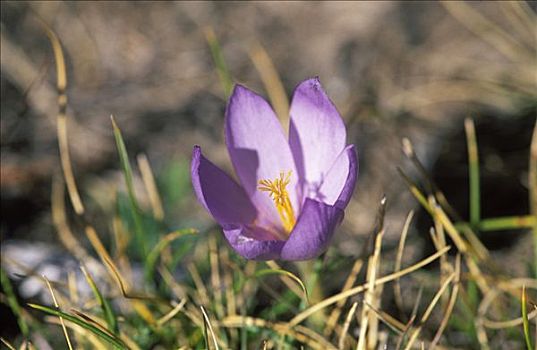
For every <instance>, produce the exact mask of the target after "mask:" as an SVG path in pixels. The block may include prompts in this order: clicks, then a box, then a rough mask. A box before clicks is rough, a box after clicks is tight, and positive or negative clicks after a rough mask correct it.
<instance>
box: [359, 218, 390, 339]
mask: <svg viewBox="0 0 537 350" xmlns="http://www.w3.org/2000/svg"><path fill="white" fill-rule="evenodd" d="M381 226H382V225H381ZM383 236H384V230H381V231H380V232H379V233H378V234H377V236H376V237H375V246H374V247H375V248H374V252H373V255H372V256H370V257H369V261H368V266H367V291H366V292H365V297H364V305H363V308H362V316H361V321H360V335H359V337H358V345H356V349H357V350H365V349H366V348H368V347H369V345H371V344H368V339H367V337H366V335H367V334H368V330H369V329H368V326H369V323H370V315H369V307H368V306H367V304H369V305H374V298H375V286H376V285H375V282H376V280H377V273H378V264H379V261H380V251H381V247H382V237H383ZM369 332H370V333H369V334H371V331H369Z"/></svg>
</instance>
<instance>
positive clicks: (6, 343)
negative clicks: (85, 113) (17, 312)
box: [0, 337, 16, 350]
mask: <svg viewBox="0 0 537 350" xmlns="http://www.w3.org/2000/svg"><path fill="white" fill-rule="evenodd" d="M0 342H2V344H4V345H5V346H6V347H7V348H8V349H9V350H16V349H15V347H14V346H13V345H11V344H10V343H9V342H8V341H7V340H5V339H4V338H2V337H0Z"/></svg>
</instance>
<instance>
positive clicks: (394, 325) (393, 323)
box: [367, 304, 406, 335]
mask: <svg viewBox="0 0 537 350" xmlns="http://www.w3.org/2000/svg"><path fill="white" fill-rule="evenodd" d="M367 307H369V308H370V309H371V311H373V312H375V314H376V315H377V317H378V319H379V320H381V321H382V322H384V324H385V325H387V326H388V327H389V328H390V329H391V330H392V331H394V332H395V333H397V334H399V335H401V334H402V333H403V331H404V330H405V329H406V325H405V324H403V323H402V322H400V321H399V320H397V319H396V318H395V317H393V316H391V315H389V314H388V313H386V312H384V311H382V310H379V309H377V308H376V307H374V306H373V305H371V304H367Z"/></svg>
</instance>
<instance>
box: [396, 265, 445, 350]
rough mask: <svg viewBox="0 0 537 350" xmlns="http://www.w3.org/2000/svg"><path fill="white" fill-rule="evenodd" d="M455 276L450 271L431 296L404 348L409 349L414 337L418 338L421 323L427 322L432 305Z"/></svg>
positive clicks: (434, 304)
mask: <svg viewBox="0 0 537 350" xmlns="http://www.w3.org/2000/svg"><path fill="white" fill-rule="evenodd" d="M454 278H455V272H454V273H452V274H451V275H450V276H449V277H448V278H447V279H446V281H445V282H444V284H443V285H442V287H440V289H439V290H438V292H437V293H436V294H435V296H434V297H433V299H432V300H431V302H430V303H429V306H428V307H427V309H426V310H425V312H424V313H423V316H422V317H421V319H420V323H419V325H418V327H417V328H416V329H415V330H414V332H413V333H412V335H411V336H410V338H409V340H408V343H407V345H406V347H405V350H410V349H411V348H412V345H413V344H414V342H415V341H416V339H417V338H418V336H419V334H420V332H421V330H422V327H423V325H424V324H425V322H427V320H428V319H429V316H430V315H431V313H432V312H433V309H434V307H435V306H436V304H437V303H438V300H440V297H441V296H442V294H443V293H444V291H445V290H446V289H447V287H448V286H449V284H450V283H451V281H453V279H454Z"/></svg>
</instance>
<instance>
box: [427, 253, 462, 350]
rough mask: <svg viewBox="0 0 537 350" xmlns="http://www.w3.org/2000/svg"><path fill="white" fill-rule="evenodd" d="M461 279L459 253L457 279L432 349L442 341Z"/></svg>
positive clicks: (456, 262)
mask: <svg viewBox="0 0 537 350" xmlns="http://www.w3.org/2000/svg"><path fill="white" fill-rule="evenodd" d="M460 279H461V255H460V254H458V255H457V258H456V260H455V280H454V281H453V289H452V291H451V295H450V297H449V302H448V304H447V306H446V311H445V312H444V317H443V318H442V321H440V326H439V327H438V330H437V331H436V334H435V336H434V338H433V341H432V342H431V349H434V348H435V347H436V344H438V342H439V341H440V338H441V337H442V334H443V332H444V330H445V329H446V327H447V325H448V321H449V318H450V316H451V313H452V312H453V308H454V307H455V303H456V302H457V296H458V294H459V287H460Z"/></svg>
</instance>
